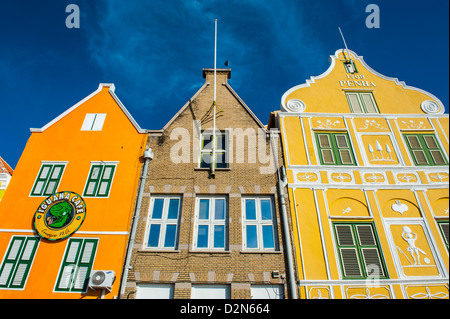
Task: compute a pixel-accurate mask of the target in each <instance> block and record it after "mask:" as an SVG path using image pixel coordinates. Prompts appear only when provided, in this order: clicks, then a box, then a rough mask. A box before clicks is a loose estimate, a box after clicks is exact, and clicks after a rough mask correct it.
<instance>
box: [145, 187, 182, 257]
mask: <svg viewBox="0 0 450 319" xmlns="http://www.w3.org/2000/svg"><path fill="white" fill-rule="evenodd" d="M156 199H163V200H164V203H163V210H162V215H161V218H153V217H152V215H153V208H154V205H155V200H156ZM171 199H178V200H179V204H178V217H177V219H169V218H168V217H169V216H168V215H169V204H170V200H171ZM182 200H183V199H182V197H181V196H172V195H170V196H166V195H161V196H159V195H155V196H152V198H151V199H150V207H149V210H148V215H147V226H146V228H145V237H144V243H143V245H144V249H145V250H177V249H178V239H179V233H180V219H181V206H182ZM151 225H160V226H161V228H160V232H159V238H158V246H157V247H152V246H148V241H149V236H150V228H151ZM168 225H176V231H175V245H174V247H165V246H164V243H165V238H166V231H167V226H168Z"/></svg>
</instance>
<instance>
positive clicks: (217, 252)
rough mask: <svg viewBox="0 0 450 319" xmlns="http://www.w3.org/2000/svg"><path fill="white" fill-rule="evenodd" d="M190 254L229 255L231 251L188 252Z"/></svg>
mask: <svg viewBox="0 0 450 319" xmlns="http://www.w3.org/2000/svg"><path fill="white" fill-rule="evenodd" d="M189 253H190V254H231V250H222V251H220V250H189Z"/></svg>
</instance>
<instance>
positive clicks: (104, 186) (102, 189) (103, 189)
mask: <svg viewBox="0 0 450 319" xmlns="http://www.w3.org/2000/svg"><path fill="white" fill-rule="evenodd" d="M108 184H109V183H108V182H101V183H100V189H99V191H98V195H107V190H108Z"/></svg>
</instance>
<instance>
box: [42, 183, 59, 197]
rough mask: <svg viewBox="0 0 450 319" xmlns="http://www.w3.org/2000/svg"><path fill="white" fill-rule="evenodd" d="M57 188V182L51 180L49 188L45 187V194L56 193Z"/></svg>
mask: <svg viewBox="0 0 450 319" xmlns="http://www.w3.org/2000/svg"><path fill="white" fill-rule="evenodd" d="M55 188H56V182H54V181H51V182H49V183H48V184H47V188H46V189H45V192H44V195H51V194H53V193H54V191H55Z"/></svg>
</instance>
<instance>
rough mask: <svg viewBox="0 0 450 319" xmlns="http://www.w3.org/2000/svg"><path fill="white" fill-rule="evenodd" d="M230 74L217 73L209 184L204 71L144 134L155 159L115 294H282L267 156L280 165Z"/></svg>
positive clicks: (277, 219) (277, 213)
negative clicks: (171, 111) (185, 97)
mask: <svg viewBox="0 0 450 319" xmlns="http://www.w3.org/2000/svg"><path fill="white" fill-rule="evenodd" d="M230 75H231V71H230V70H229V69H219V70H217V99H216V101H217V109H216V132H217V135H216V141H217V143H216V147H215V155H216V156H215V161H214V162H215V166H216V169H215V175H214V178H212V176H211V164H210V163H209V162H210V161H209V159H210V158H211V154H212V150H211V143H210V142H211V140H212V137H211V132H212V127H213V120H212V113H213V112H212V105H213V103H212V102H213V85H214V70H213V69H204V70H203V77H204V78H205V79H206V81H205V84H204V85H203V86H202V87H201V88H200V89H199V91H198V92H197V93H196V94H195V95H194V96H193V97H192V98H191V99H190V100H189V101H188V102H187V103H186V104H185V105H184V106H183V107H182V108H181V110H180V111H179V112H178V113H177V114H176V115H175V116H174V117H173V118H172V120H170V121H169V123H168V124H167V125H166V126H165V127H164V128H163V129H162V130H158V131H156V130H155V131H149V138H148V143H147V147H148V148H151V149H152V150H153V153H154V157H153V159H152V160H151V161H150V163H149V166H148V173H147V176H146V180H145V187H144V191H143V194H142V202H141V206H140V210H139V211H138V212H137V216H136V218H137V219H138V220H137V223H136V228H135V229H134V230H133V229H132V232H133V231H135V236H132V237H134V243H133V245H132V246H131V247H132V253H131V258H129V260H127V264H126V265H125V267H126V268H127V270H128V276H127V279H126V283H125V281H124V282H123V283H122V290H121V292H122V294H121V297H122V298H163V297H167V298H208V297H211V298H251V297H260V298H263V297H264V298H287V297H289V293H288V289H287V287H288V285H287V283H288V281H289V280H291V278H289V276H287V273H288V272H287V267H286V254H285V250H286V248H287V247H286V243H285V241H284V240H283V238H284V237H283V234H284V233H283V229H282V226H281V225H282V217H281V207H280V200H279V199H280V198H279V196H280V194H278V191H277V171H276V169H275V164H274V163H275V158H274V156H273V154H274V153H275V154H277V155H276V156H278V162H279V163H282V158H281V156H282V152H281V151H280V143H279V138H278V137H279V136H278V135H276V136H274V137H275V138H274V139H273V141H274V142H275V143H273V145H276V150H275V152H273V150H272V149H271V140H270V137H269V136H270V135H269V132H268V131H266V127H265V126H264V125H262V123H261V122H260V121H259V120H258V118H257V117H256V116H255V115H254V114H253V113H252V112H251V110H250V109H249V108H248V107H247V106H246V105H245V103H244V102H243V101H242V100H241V99H240V98H239V96H238V95H237V94H236V93H235V92H234V90H233V89H232V88H231V87H230V86H229V84H228V83H227V80H228V79H229V78H230ZM286 196H287V193H286ZM287 209H289V208H287ZM294 280H295V279H294Z"/></svg>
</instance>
